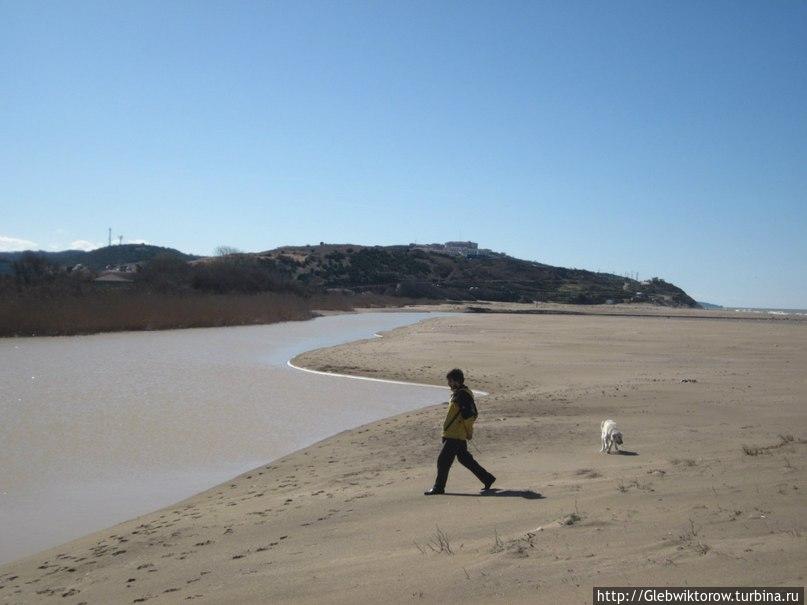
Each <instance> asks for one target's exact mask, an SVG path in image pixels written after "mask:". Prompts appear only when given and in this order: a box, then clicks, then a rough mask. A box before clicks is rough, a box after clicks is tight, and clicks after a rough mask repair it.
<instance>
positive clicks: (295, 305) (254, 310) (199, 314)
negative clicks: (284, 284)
mask: <svg viewBox="0 0 807 605" xmlns="http://www.w3.org/2000/svg"><path fill="white" fill-rule="evenodd" d="M311 317H313V313H312V311H311V306H310V304H309V301H308V300H306V299H304V298H302V297H300V296H297V295H295V294H290V293H271V292H270V293H264V294H252V295H249V294H209V295H201V294H190V295H176V294H156V293H148V292H131V291H128V292H127V291H117V292H95V293H92V294H87V295H83V296H59V297H33V296H24V295H23V296H4V297H3V298H0V336H33V335H40V336H56V335H68V334H87V333H92V332H110V331H118V330H163V329H169V328H193V327H205V326H231V325H247V324H265V323H273V322H279V321H291V320H302V319H309V318H311Z"/></svg>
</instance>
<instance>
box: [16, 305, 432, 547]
mask: <svg viewBox="0 0 807 605" xmlns="http://www.w3.org/2000/svg"><path fill="white" fill-rule="evenodd" d="M442 315H445V314H438V313H432V314H427V313H366V314H352V315H337V316H330V317H322V318H317V319H315V320H312V321H307V322H288V323H281V324H273V325H267V326H242V327H232V328H201V329H191V330H168V331H161V332H125V333H115V334H99V335H92V336H70V337H43V338H6V339H0V563H3V562H8V561H11V560H14V559H16V558H19V557H22V556H25V555H27V554H31V553H34V552H36V551H39V550H42V549H44V548H48V547H51V546H55V545H57V544H60V543H63V542H66V541H68V540H70V539H72V538H76V537H78V536H81V535H84V534H86V533H89V532H91V531H95V530H100V529H103V528H104V527H107V526H110V525H114V524H115V523H118V522H121V521H124V520H126V519H129V518H132V517H135V516H137V515H140V514H144V513H146V512H149V511H151V510H154V509H156V508H160V507H162V506H167V505H169V504H172V503H174V502H176V501H178V500H181V499H183V498H185V497H188V496H191V495H193V494H194V493H197V492H199V491H202V490H204V489H206V488H209V487H212V486H214V485H216V484H218V483H220V482H223V481H226V480H227V479H229V478H231V477H233V476H235V475H237V474H239V473H241V472H244V471H247V470H249V469H251V468H255V467H257V466H259V465H261V464H266V463H267V462H269V461H271V460H273V459H276V458H278V457H280V456H283V455H285V454H288V453H290V452H292V451H294V450H297V449H300V448H302V447H305V446H307V445H309V444H311V443H314V442H316V441H318V440H320V439H323V438H325V437H327V436H329V435H333V434H335V433H337V432H339V431H342V430H345V429H348V428H351V427H355V426H358V425H361V424H364V423H367V422H371V421H373V420H377V419H380V418H383V417H387V416H391V415H394V414H397V413H401V412H405V411H408V410H413V409H417V408H420V407H423V406H425V405H429V404H434V403H438V402H440V401H444V400H445V399H446V398H447V392H446V391H445V390H444V389H438V388H436V387H421V386H412V385H401V384H388V383H380V382H372V381H363V380H351V379H347V378H337V377H332V376H322V375H316V374H311V373H307V372H302V371H299V370H295V369H293V368H290V367H288V366H287V365H286V362H287V361H288V360H289V359H290V358H291V357H293V356H294V355H297V354H299V353H302V352H303V351H308V350H311V349H315V348H319V347H324V346H331V345H335V344H339V343H343V342H349V341H353V340H358V339H362V338H371V337H373V334H374V333H376V332H379V331H384V330H390V329H393V328H395V327H399V326H403V325H408V324H411V323H415V322H417V321H420V320H422V319H426V318H428V317H438V316H442Z"/></svg>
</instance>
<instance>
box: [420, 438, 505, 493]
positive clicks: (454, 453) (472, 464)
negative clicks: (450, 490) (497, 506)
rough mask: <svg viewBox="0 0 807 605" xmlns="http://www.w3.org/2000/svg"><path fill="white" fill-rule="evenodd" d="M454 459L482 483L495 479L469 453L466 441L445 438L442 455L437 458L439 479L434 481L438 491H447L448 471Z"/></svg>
mask: <svg viewBox="0 0 807 605" xmlns="http://www.w3.org/2000/svg"><path fill="white" fill-rule="evenodd" d="M454 458H456V459H457V460H459V461H460V464H461V465H462V466H464V467H465V468H467V469H468V470H469V471H471V472H472V473H473V474H474V475H476V478H477V479H479V480H480V481H481V482H482V483H487V482H488V481H489V480H490V479H492V478H493V475H491V474H490V473H489V472H487V471H486V470H485V469H484V468H482V465H481V464H479V463H478V462H477V461H476V460H474V457H473V456H472V455H471V452H469V451H468V443H467V442H466V441H465V440H464V439H448V438H446V437H443V449H442V450H440V455H439V456H438V457H437V479H435V480H434V487H435V488H436V489H445V487H446V481H447V480H448V471H449V470H451V465H452V464H453V463H454Z"/></svg>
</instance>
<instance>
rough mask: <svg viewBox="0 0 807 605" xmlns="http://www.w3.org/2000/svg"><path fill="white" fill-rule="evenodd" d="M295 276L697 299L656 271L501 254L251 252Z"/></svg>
mask: <svg viewBox="0 0 807 605" xmlns="http://www.w3.org/2000/svg"><path fill="white" fill-rule="evenodd" d="M250 256H255V257H257V260H258V261H259V262H261V263H262V264H265V265H269V266H272V267H273V268H274V269H275V270H279V271H281V272H283V273H284V274H286V275H288V277H289V278H290V279H292V280H294V281H297V282H299V283H302V284H305V285H307V286H310V287H313V288H317V289H322V288H324V289H329V290H333V289H342V290H346V291H351V292H374V293H377V294H387V295H390V294H391V295H396V296H407V297H412V298H433V299H455V300H494V301H505V302H527V301H546V302H562V303H577V304H598V303H606V302H609V301H612V302H648V303H654V304H660V305H666V306H681V307H697V302H695V300H694V299H692V298H691V297H690V296H689V295H687V293H686V292H684V291H683V290H682V289H681V288H678V287H677V286H674V285H673V284H670V283H667V282H665V281H664V280H662V279H658V278H653V279H652V280H648V281H642V282H639V281H636V280H632V279H628V278H625V277H621V276H618V275H613V274H610V273H596V272H593V271H585V270H582V269H567V268H563V267H554V266H551V265H545V264H542V263H538V262H535V261H527V260H522V259H518V258H513V257H511V256H507V255H506V254H496V253H492V254H487V255H479V256H462V255H451V254H447V253H441V252H433V251H427V250H423V249H422V247H420V246H414V245H409V246H357V245H350V244H321V245H319V246H284V247H282V248H277V249H274V250H268V251H266V252H261V253H258V254H255V255H250Z"/></svg>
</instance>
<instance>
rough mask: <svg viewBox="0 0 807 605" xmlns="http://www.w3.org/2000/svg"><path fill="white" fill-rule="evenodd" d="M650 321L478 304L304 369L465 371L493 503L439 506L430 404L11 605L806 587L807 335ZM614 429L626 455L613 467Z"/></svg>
mask: <svg viewBox="0 0 807 605" xmlns="http://www.w3.org/2000/svg"><path fill="white" fill-rule="evenodd" d="M442 310H445V309H444V308H443V309H442ZM635 314H636V315H639V316H622V315H614V316H605V315H579V316H578V315H573V316H572V315H552V314H504V313H502V314H499V313H468V314H463V315H457V316H452V317H442V318H434V319H428V320H425V321H423V322H420V323H418V324H415V325H412V326H407V327H403V328H398V329H395V330H392V331H390V332H386V333H384V334H383V335H382V336H383V337H382V338H373V339H368V340H363V341H360V342H356V343H351V344H347V345H340V346H337V347H331V348H327V349H321V350H317V351H312V352H309V353H306V354H303V355H301V356H298V357H297V358H295V359H294V360H293V362H294V363H295V364H296V365H300V366H303V367H307V368H311V369H316V370H320V371H329V372H338V373H344V374H353V375H360V376H369V377H375V378H384V379H392V380H404V381H412V382H418V383H429V384H440V385H442V384H444V380H443V377H444V375H445V372H446V371H447V370H448V369H450V368H452V367H460V368H462V369H463V370H465V372H466V376H467V383H468V386H470V387H471V388H474V389H481V390H484V391H487V392H489V393H490V394H489V395H488V396H486V397H482V398H479V400H478V405H479V409H480V418H479V420H478V422H477V425H476V431H475V438H474V440H473V446H472V447H471V451H472V453H473V454H474V456H475V457H476V458H477V459H478V460H479V461H480V462H481V463H482V464H483V465H484V466H486V467H487V468H488V469H489V470H490V471H492V472H493V473H494V474H495V475H496V476H497V477H498V481H497V482H496V485H495V487H496V488H498V489H497V490H496V491H493V492H491V493H489V494H486V495H480V494H479V487H480V486H479V484H478V482H477V481H476V479H475V478H474V477H473V476H472V475H471V474H470V473H469V472H468V471H466V470H465V469H464V468H462V467H461V466H460V465H458V464H455V466H454V468H453V469H452V471H451V475H450V477H449V481H448V486H447V494H446V495H445V496H439V497H432V498H426V497H424V496H423V495H422V493H423V490H424V489H425V488H428V487H430V486H431V483H432V481H433V479H434V470H435V469H434V464H435V459H436V456H437V453H438V450H439V436H440V425H441V421H442V418H443V416H444V414H445V408H444V407H443V406H440V405H438V406H431V407H429V408H425V409H422V410H419V411H415V412H407V413H404V414H401V415H399V416H396V417H392V418H388V419H385V420H381V421H378V422H375V423H372V424H369V425H366V426H362V427H359V428H356V429H353V430H349V431H346V432H342V433H339V434H337V435H335V436H333V437H330V438H328V439H326V440H324V441H321V442H319V443H317V444H315V445H313V446H311V447H309V448H306V449H304V450H301V451H298V452H295V453H293V454H291V455H289V456H286V457H284V458H281V459H280V460H277V461H274V462H272V463H267V464H266V465H263V466H260V467H258V468H256V469H254V470H252V471H250V472H247V473H244V474H242V475H240V476H238V477H236V478H234V479H232V480H230V481H227V482H225V483H222V484H221V485H219V486H217V487H214V488H212V489H210V490H207V491H205V492H203V493H200V494H198V495H196V496H194V497H192V498H189V499H187V500H184V501H182V502H179V503H177V504H175V505H173V506H170V507H167V508H164V509H161V510H159V511H156V512H153V513H150V514H147V515H144V516H142V517H138V518H136V519H132V520H130V521H127V522H125V523H121V524H119V525H117V526H115V527H112V528H110V529H107V530H104V531H101V532H96V533H94V534H91V535H88V536H85V537H83V538H80V539H78V540H74V541H72V542H69V543H67V544H64V545H62V546H59V547H57V548H54V549H50V550H48V551H44V552H41V553H38V554H36V555H34V556H31V557H27V558H25V559H21V560H19V561H16V562H13V563H10V564H8V565H5V566H3V567H2V568H0V602H2V603H8V604H12V603H38V602H54V603H55V602H58V603H70V604H74V605H76V604H79V603H86V604H88V605H89V604H95V603H103V604H108V603H141V602H149V603H151V602H154V603H180V602H181V603H185V602H188V601H193V602H200V603H216V604H218V603H284V602H293V603H369V602H378V601H382V600H383V601H386V602H393V603H404V602H407V603H408V602H423V603H436V602H445V601H448V600H455V601H456V600H464V601H467V602H478V603H486V602H503V603H504V602H506V603H519V602H523V603H581V604H582V603H590V602H591V594H592V593H591V590H592V586H595V585H597V586H600V585H620V586H625V585H658V584H666V585H693V586H694V585H719V586H729V585H734V584H738V585H769V586H770V585H791V586H793V585H797V586H803V585H804V574H805V572H804V569H805V567H807V566H805V563H806V562H807V522H806V521H805V517H804V511H805V509H807V506H806V505H807V498H806V497H805V493H804V492H805V490H807V485H805V477H807V322H804V321H788V320H781V319H777V320H775V321H759V320H756V319H752V318H745V319H744V318H742V317H736V316H733V320H731V321H727V320H724V319H720V318H719V317H716V316H715V317H714V318H713V319H712V318H710V316H709V315H706V316H705V317H687V316H686V315H687V314H686V313H683V314H679V315H676V314H675V313H668V312H665V313H656V311H655V310H654V311H653V312H651V313H647V314H644V315H643V314H642V313H641V310H639V311H637V312H636V313H635ZM701 315H703V314H702V313H701ZM332 380H334V381H336V380H349V379H346V378H332ZM323 413H324V414H327V411H326V410H324V411H323ZM609 417H610V418H613V419H615V420H616V421H617V423H618V424H619V426H620V427H621V429H622V430H623V432H624V435H625V443H624V449H625V450H626V451H625V452H624V453H623V454H622V455H603V454H600V453H599V447H600V444H599V425H600V422H601V421H602V420H604V419H605V418H609Z"/></svg>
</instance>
